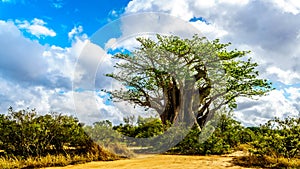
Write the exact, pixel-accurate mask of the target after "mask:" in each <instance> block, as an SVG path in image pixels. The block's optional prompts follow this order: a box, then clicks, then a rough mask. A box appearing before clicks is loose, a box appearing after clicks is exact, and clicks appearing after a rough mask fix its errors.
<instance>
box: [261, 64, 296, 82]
mask: <svg viewBox="0 0 300 169" xmlns="http://www.w3.org/2000/svg"><path fill="white" fill-rule="evenodd" d="M266 71H267V73H268V74H269V75H270V76H271V75H275V76H276V78H273V79H277V81H279V82H282V83H284V84H286V85H291V84H294V83H297V82H299V81H300V74H299V72H298V73H296V72H292V71H290V70H282V69H280V68H278V67H274V66H271V67H268V68H267V70H266Z"/></svg>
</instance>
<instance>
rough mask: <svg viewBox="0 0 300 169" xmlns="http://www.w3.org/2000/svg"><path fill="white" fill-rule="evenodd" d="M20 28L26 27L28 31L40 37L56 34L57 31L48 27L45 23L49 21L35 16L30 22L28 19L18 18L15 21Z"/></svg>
mask: <svg viewBox="0 0 300 169" xmlns="http://www.w3.org/2000/svg"><path fill="white" fill-rule="evenodd" d="M15 22H16V24H17V26H18V28H19V29H24V30H26V31H27V32H28V33H31V34H32V35H34V36H36V37H38V38H40V37H45V36H51V37H54V36H56V32H54V30H52V29H49V28H47V27H46V26H45V25H47V23H46V22H45V21H43V20H41V19H37V18H34V19H33V20H31V21H30V22H29V21H27V20H23V21H20V20H16V21H15Z"/></svg>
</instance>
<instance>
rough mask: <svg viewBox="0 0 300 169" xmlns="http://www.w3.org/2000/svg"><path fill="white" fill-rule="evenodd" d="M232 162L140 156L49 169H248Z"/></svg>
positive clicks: (227, 159) (192, 157)
mask: <svg viewBox="0 0 300 169" xmlns="http://www.w3.org/2000/svg"><path fill="white" fill-rule="evenodd" d="M231 161H232V157H229V156H227V157H225V156H183V155H139V156H138V157H137V158H134V159H126V160H118V161H109V162H91V163H86V164H80V165H73V166H67V167H55V168H47V169H85V168H90V169H130V168H134V169H165V168H169V169H182V168H184V169H246V168H245V167H240V166H234V165H233V164H232V163H231Z"/></svg>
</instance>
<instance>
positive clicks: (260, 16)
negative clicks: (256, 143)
mask: <svg viewBox="0 0 300 169" xmlns="http://www.w3.org/2000/svg"><path fill="white" fill-rule="evenodd" d="M144 12H156V13H159V14H165V15H169V16H172V17H173V19H171V20H172V22H169V23H168V20H165V21H166V23H165V24H164V23H162V21H161V23H159V22H156V21H154V22H153V21H152V20H151V18H150V19H149V18H148V19H147V15H143V13H144ZM121 16H124V18H125V19H124V18H122V19H121V20H116V19H118V18H120V17H121ZM126 16H132V17H127V19H126ZM299 17H300V1H295V0H210V1H207V0H95V1H94V0H85V1H81V0H75V1H71V0H44V1H38V0H0V112H1V113H5V112H6V110H7V108H8V107H9V106H13V107H14V108H15V109H23V108H26V107H31V108H34V107H35V108H37V110H38V111H40V112H50V111H58V112H64V113H70V114H72V113H74V112H75V114H76V116H78V117H79V118H80V119H82V120H85V121H88V120H91V119H95V118H99V117H101V118H102V119H110V120H112V121H113V122H115V123H117V122H120V121H121V120H122V118H123V115H124V114H125V116H127V115H130V113H132V112H134V111H136V110H133V109H129V106H128V105H126V104H119V105H118V106H114V105H112V104H107V103H108V102H107V100H106V98H107V97H106V95H104V94H103V93H101V91H100V90H96V93H95V90H93V89H92V88H93V87H95V83H96V85H97V86H103V87H114V88H118V87H119V86H118V85H117V84H113V83H112V82H111V81H109V80H108V79H105V78H102V77H101V78H100V76H101V74H103V73H109V72H111V71H113V68H112V66H113V64H114V62H113V61H112V60H111V59H110V57H111V56H110V55H109V53H108V55H106V54H105V55H104V54H103V52H105V50H108V51H109V52H111V51H114V50H110V49H106V48H108V47H111V48H113V47H114V45H117V46H118V47H123V48H125V49H127V48H128V49H132V48H133V47H134V46H135V45H136V42H135V41H133V39H134V38H133V39H132V37H134V36H133V35H135V34H136V33H139V34H141V33H143V31H144V32H145V34H144V35H145V36H149V35H148V34H147V33H149V32H152V33H153V32H154V33H155V32H156V33H159V32H161V33H165V32H166V33H168V31H169V32H176V31H177V32H181V33H186V32H188V31H187V30H188V29H189V28H190V26H193V30H194V29H196V30H197V31H199V32H201V34H202V35H204V36H206V37H208V38H209V39H214V38H219V39H220V40H221V41H222V42H231V43H232V45H233V46H232V47H234V48H237V49H240V50H251V51H252V53H251V54H250V55H249V56H251V57H252V58H253V60H254V61H255V62H257V63H258V64H259V67H258V70H259V71H260V76H261V77H262V78H266V79H269V80H270V81H272V82H273V83H274V86H275V87H276V88H277V89H276V90H274V91H272V92H271V93H270V94H269V95H268V96H265V97H261V98H259V99H257V100H249V99H245V98H240V99H238V109H237V110H236V111H235V117H236V118H237V119H239V120H240V121H241V122H242V123H243V124H245V125H258V124H261V123H263V122H265V121H266V120H268V119H270V118H272V117H274V116H278V117H286V116H299V109H300V105H299V103H300V20H299ZM163 19H166V18H164V17H163V16H162V17H161V20H163ZM169 19H170V18H169ZM187 25H188V26H187ZM185 26H186V27H185ZM103 28H104V29H103ZM182 30H185V32H184V31H182ZM189 30H192V29H189ZM95 33H96V34H95ZM146 34H147V35H146ZM93 35H94V36H93ZM130 37H131V39H130ZM117 51H118V49H117ZM100 55H101V56H102V55H103V57H100V58H99V56H100ZM77 60H79V61H77ZM76 63H77V64H76ZM98 64H99V65H98ZM95 77H99V78H96V79H95ZM78 82H81V83H82V84H80V85H81V86H80V87H79V88H78V89H80V90H77V91H75V92H73V91H72V84H75V85H76V84H77V83H78ZM83 89H85V90H83ZM74 100H75V104H74ZM116 107H118V109H116ZM86 110H89V111H86ZM124 110H126V112H124ZM122 114H123V115H122Z"/></svg>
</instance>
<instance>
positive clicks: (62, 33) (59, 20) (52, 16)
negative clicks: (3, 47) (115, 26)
mask: <svg viewBox="0 0 300 169" xmlns="http://www.w3.org/2000/svg"><path fill="white" fill-rule="evenodd" d="M128 2H129V0H101V1H94V0H85V1H81V0H45V1H38V0H10V1H5V0H4V1H3V0H2V3H0V18H1V19H2V20H13V21H15V20H21V21H22V20H28V21H30V20H32V19H34V18H38V19H41V20H43V21H45V22H46V23H47V26H48V28H49V29H52V30H54V31H55V32H56V36H55V37H44V38H35V37H34V36H32V35H31V34H30V33H27V32H26V31H23V33H24V35H25V36H26V37H29V38H31V39H37V40H38V41H39V42H40V43H41V44H50V45H58V46H61V47H66V46H70V40H69V39H68V36H66V35H67V34H68V32H69V31H70V30H71V29H72V28H73V27H74V26H79V25H81V26H82V27H84V31H85V33H86V34H87V35H88V36H91V35H92V34H93V33H94V32H95V31H97V30H98V29H99V28H100V27H102V26H104V25H105V24H107V23H108V22H109V21H111V20H114V19H116V18H118V17H119V15H120V14H121V13H123V12H124V8H125V7H126V5H127V3H128Z"/></svg>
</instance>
